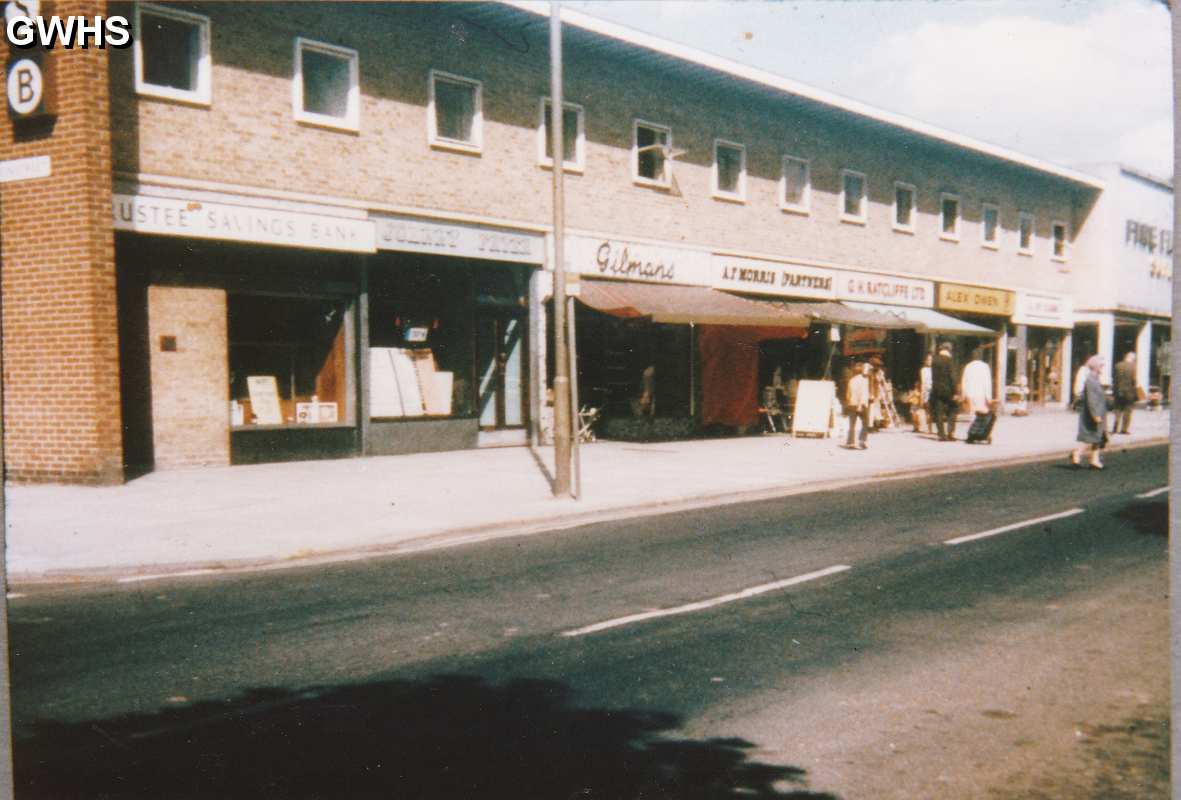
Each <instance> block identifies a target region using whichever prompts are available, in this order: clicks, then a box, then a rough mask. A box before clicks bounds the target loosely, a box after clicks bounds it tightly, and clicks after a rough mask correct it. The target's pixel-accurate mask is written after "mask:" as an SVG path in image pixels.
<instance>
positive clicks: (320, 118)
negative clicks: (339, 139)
mask: <svg viewBox="0 0 1181 800" xmlns="http://www.w3.org/2000/svg"><path fill="white" fill-rule="evenodd" d="M304 50H312V51H315V52H317V53H323V54H324V55H329V56H334V57H336V58H341V59H344V60H346V61H348V65H349V96H348V104H347V106H346V111H345V115H344V116H343V117H334V116H332V115H331V114H318V113H316V112H314V111H307V110H305V109H304V107H303V52H304ZM294 63H295V75H294V76H293V77H292V79H291V113H292V115H293V116H294V117H295V120H296V121H297V122H303V123H306V124H308V125H318V126H320V127H323V128H336V129H337V130H343V131H356V130H360V128H361V82H360V67H359V56H358V55H357V51H356V50H353V49H352V48H349V47H340V46H339V45H335V44H328V43H327V42H318V41H315V40H314V39H305V38H304V37H302V36H296V37H295V62H294Z"/></svg>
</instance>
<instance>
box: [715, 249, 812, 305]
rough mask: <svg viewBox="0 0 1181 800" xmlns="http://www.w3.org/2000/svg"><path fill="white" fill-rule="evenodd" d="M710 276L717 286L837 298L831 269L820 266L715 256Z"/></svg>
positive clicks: (760, 292) (737, 289)
mask: <svg viewBox="0 0 1181 800" xmlns="http://www.w3.org/2000/svg"><path fill="white" fill-rule="evenodd" d="M710 275H711V277H712V278H713V287H714V288H715V289H729V290H731V291H737V292H748V293H750V294H771V295H776V296H781V297H804V298H809V299H815V300H832V299H833V298H834V297H836V293H835V290H834V288H833V283H834V275H833V272H832V270H827V269H820V268H819V267H806V266H802V265H797V264H782V263H779V262H775V261H762V260H758V259H753V258H739V257H738V256H720V255H715V256H713V257H712V259H711V260H710Z"/></svg>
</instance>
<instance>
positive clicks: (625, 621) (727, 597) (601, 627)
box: [562, 564, 852, 636]
mask: <svg viewBox="0 0 1181 800" xmlns="http://www.w3.org/2000/svg"><path fill="white" fill-rule="evenodd" d="M847 569H852V567H849V566H848V565H845V564H837V565H836V566H833V567H827V568H825V569H821V570H817V571H816V572H809V573H807V574H806V575H797V576H796V577H794V578H786V579H784V580H781V581H775V582H774V583H764V584H762V585H761V586H752V587H750V588H749V589H743V590H742V591H741V592H734V593H733V594H724V595H722V596H721V597H713V598H710V599H709V600H699V601H698V602H696V603H689V604H688V605H683V606H676V607H675V608H659V609H656V610H655V611H645V612H643V613H641V614H631V615H629V616H626V617H619V618H617V619H610V620H607V621H606V622H597V623H595V624H594V625H587V626H586V627H585V628H575V629H574V630H572V631H565V632H563V633H562V635H563V636H584V635H585V634H588V633H597V632H598V631H605V630H607V629H608V628H618V627H620V626H622V625H630V624H631V623H633V622H643V621H645V620H649V619H657V618H658V617H671V616H673V615H674V614H688V613H690V612H691V611H702V610H704V609H707V608H713V607H714V606H720V605H723V604H725V603H733V602H734V601H736V600H746V599H747V598H750V597H756V596H758V595H760V594H765V593H767V592H773V591H775V590H776V589H783V588H785V587H787V586H795V585H796V584H798V583H805V582H806V581H814V580H816V579H817V578H823V577H825V576H828V575H835V574H837V573H838V572H844V571H845V570H847Z"/></svg>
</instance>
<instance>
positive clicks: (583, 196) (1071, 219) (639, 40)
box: [0, 1, 1103, 483]
mask: <svg viewBox="0 0 1181 800" xmlns="http://www.w3.org/2000/svg"><path fill="white" fill-rule="evenodd" d="M54 13H57V14H70V13H87V14H95V13H111V14H123V15H126V16H127V17H128V18H129V19H131V21H132V26H131V27H132V32H133V36H134V38H135V44H134V46H132V47H130V48H126V49H107V50H99V49H89V50H80V49H73V50H62V49H60V48H59V49H56V50H54V51H52V52H51V53H49V54H47V58H48V59H49V60H50V61H51V62H52V66H53V72H54V75H55V83H56V108H55V109H54V114H53V115H52V116H50V117H48V118H46V117H35V118H32V119H21V118H19V116H18V117H15V118H14V117H13V116H12V115H11V114H10V115H9V117H8V118H6V119H5V120H4V122H3V123H0V125H2V126H3V127H2V128H0V159H2V160H3V161H4V162H5V163H13V164H17V163H19V164H27V163H30V162H29V161H28V160H29V159H34V160H36V159H44V158H46V157H47V158H48V165H47V171H48V175H46V176H44V177H30V178H27V179H24V180H20V181H15V180H13V181H11V182H9V183H5V184H3V189H4V194H3V207H2V225H3V227H2V231H0V232H2V237H3V238H2V243H0V248H2V250H0V252H2V256H3V295H4V296H3V312H4V390H5V392H4V420H5V459H6V468H7V474H8V477H9V478H10V479H13V480H22V481H36V480H65V481H77V482H99V483H102V482H117V481H120V480H123V479H124V478H125V477H127V476H129V475H133V474H136V473H138V472H140V471H143V470H145V469H151V468H157V469H160V468H168V467H174V466H189V465H202V464H209V465H215V464H228V463H250V462H255V461H263V460H274V459H287V458H302V457H330V456H350V455H358V454H384V453H399V452H411V451H420V450H431V449H435V450H438V449H459V448H467V447H477V446H484V445H495V444H512V443H524V442H525V441H527V439H528V438H529V437H530V436H536V435H537V430H536V428H537V423H538V422H539V420H540V417H541V416H542V413H541V412H542V409H543V407H544V388H545V385H546V375H547V367H546V363H547V357H546V347H545V334H546V319H547V314H546V296H547V293H548V291H549V289H548V287H549V285H550V281H549V277H550V276H549V275H548V274H547V272H548V271H550V270H552V267H553V265H552V263H551V262H552V258H550V257H548V256H547V252H548V250H547V243H548V241H549V239H548V231H549V227H550V225H549V223H550V219H551V209H550V202H551V199H550V198H551V196H550V181H551V169H552V166H553V165H552V162H553V158H552V153H553V150H554V148H553V147H552V146H550V142H549V139H548V137H547V135H546V131H547V126H546V123H545V121H544V120H545V114H546V109H547V100H546V98H547V96H548V94H549V63H548V58H549V56H548V26H547V22H546V19H545V18H544V17H543V16H541V15H539V14H537V13H534V12H533V11H531V10H529V9H528V8H525V7H523V6H517V5H512V4H509V5H493V4H472V5H467V4H438V5H433V4H382V3H376V4H364V3H358V4H339V5H338V4H328V5H325V4H310V3H309V4H299V3H295V4H272V3H250V4H244V3H171V4H166V5H156V4H146V3H145V4H137V5H131V4H123V3H111V4H110V6H109V8H105V9H104V6H103V4H101V3H96V2H80V1H79V2H59V3H56V4H55V6H54ZM564 56H565V76H566V79H565V90H564V91H565V101H566V103H567V104H568V105H567V106H566V113H565V115H564V120H565V122H564V125H565V127H566V129H567V136H566V140H565V141H564V142H563V143H562V146H561V151H562V161H563V164H564V168H565V170H566V174H567V178H566V196H567V200H566V210H567V224H568V226H569V236H568V239H569V241H568V251H567V262H568V268H569V269H571V270H573V271H575V272H579V273H582V274H583V276H584V278H585V280H583V281H581V283H582V284H583V285H584V289H585V290H587V291H586V301H587V302H586V305H587V307H588V308H593V307H595V303H594V299H595V296H596V295H595V293H596V291H598V292H599V295H600V296H599V305H598V310H597V311H590V310H587V311H585V313H584V312H583V311H582V310H580V319H584V321H585V322H586V324H587V326H588V330H589V331H590V332H591V333H592V334H594V336H595V337H597V338H592V339H588V340H587V342H586V344H587V345H588V346H587V347H586V348H584V350H585V353H587V354H590V355H585V354H584V358H583V364H582V366H581V367H580V372H585V373H586V375H587V378H588V381H589V382H590V383H594V382H595V381H596V380H597V381H598V382H599V383H600V384H602V383H607V382H609V381H608V378H610V376H604V375H603V373H605V372H610V370H608V369H606V367H605V366H604V364H603V359H606V358H610V357H611V348H610V343H609V342H607V339H609V338H610V336H612V335H614V333H613V331H614V332H615V333H617V332H618V326H615V327H613V325H614V323H611V322H610V320H607V319H605V317H604V315H603V314H601V313H600V312H602V311H604V310H606V311H608V312H612V311H615V312H618V311H620V309H618V308H614V309H613V308H609V307H608V308H604V304H606V305H607V306H610V304H611V302H618V303H622V304H623V305H625V306H628V308H629V309H631V310H632V311H636V310H637V308H633V306H636V304H639V305H643V303H645V302H648V303H657V304H659V303H661V302H665V303H666V304H667V301H668V300H669V298H672V297H673V295H672V294H670V293H665V294H655V295H654V294H653V292H658V291H659V290H660V289H661V288H668V290H669V292H671V291H673V290H674V289H675V290H676V291H677V292H678V295H677V296H678V297H684V298H686V299H685V300H684V303H685V305H684V308H685V309H689V308H693V309H697V310H699V313H698V311H694V314H698V316H694V314H690V313H688V312H685V313H682V314H680V315H677V314H668V315H666V317H665V319H666V321H665V322H664V323H663V324H654V326H653V327H649V328H642V326H641V327H640V328H639V329H635V328H636V326H635V325H632V326H631V328H633V330H630V333H629V335H631V336H633V337H635V336H639V337H641V338H642V339H643V340H644V341H645V342H646V344H645V346H646V347H647V348H648V349H649V350H652V351H654V352H655V353H657V354H659V353H664V354H665V356H664V359H665V361H664V362H662V364H661V365H660V366H659V367H658V369H657V370H656V378H655V379H654V380H655V383H656V384H658V386H657V387H656V388H657V389H658V393H659V394H660V395H661V396H663V397H673V398H674V399H673V401H672V402H671V404H670V403H662V407H663V408H675V409H677V413H680V414H682V415H688V416H689V417H693V418H698V419H699V418H700V415H701V413H702V412H701V409H700V407H698V403H699V401H701V400H703V398H702V392H703V391H706V392H708V387H706V388H705V389H703V387H702V385H701V381H703V380H705V377H704V376H703V375H701V374H699V373H698V369H699V367H700V364H699V363H698V361H697V359H698V357H699V351H700V348H701V347H702V346H703V344H702V341H701V339H700V337H701V336H703V335H705V333H706V331H705V329H704V328H705V326H706V325H709V324H711V323H716V322H718V321H719V320H722V319H724V320H726V321H727V322H728V324H729V323H735V319H732V318H731V317H730V316H727V315H728V314H730V313H731V311H732V312H733V314H736V315H738V316H739V317H741V316H742V315H744V314H749V326H750V327H751V328H754V327H757V326H763V327H766V323H767V322H768V321H770V322H776V319H778V318H776V317H775V314H780V315H781V317H782V319H781V327H782V328H783V329H784V330H787V329H793V331H794V332H793V333H791V334H790V335H787V334H784V335H783V336H780V337H779V338H775V337H773V336H772V337H770V339H768V340H767V341H771V340H774V341H782V342H787V344H785V345H784V348H786V349H783V350H781V351H775V353H776V354H777V355H776V356H775V357H776V358H781V359H788V358H790V357H793V356H791V355H790V353H796V352H797V351H800V352H803V351H802V350H801V348H807V347H811V346H813V345H815V344H816V341H815V340H816V339H817V338H821V339H823V340H825V341H828V342H830V343H831V342H832V341H834V340H835V338H836V337H837V336H840V335H841V334H842V333H843V335H844V336H845V339H844V342H848V343H852V342H854V341H856V334H857V332H858V331H859V330H865V329H872V328H873V326H874V320H878V321H879V323H880V325H881V329H882V330H888V329H891V328H898V327H899V325H898V324H897V321H898V319H899V318H902V319H903V320H904V321H906V320H910V321H912V322H913V325H912V328H914V329H917V330H919V331H920V332H921V331H926V332H927V333H926V336H927V337H929V336H931V335H934V334H964V341H965V342H971V343H977V344H981V343H982V344H986V345H988V346H989V347H990V348H991V349H990V352H991V357H992V358H993V359H994V364H995V371H996V373H997V382H998V384H1000V385H1004V383H1006V382H1007V380H1006V378H1007V375H1008V376H1011V375H1012V374H1014V373H1017V374H1024V373H1025V372H1026V370H1027V361H1026V359H1024V358H1018V357H1016V356H1015V355H1013V354H1015V353H1019V352H1024V350H1023V348H1027V347H1029V346H1031V345H1030V343H1031V342H1033V345H1032V346H1036V347H1038V348H1042V350H1041V351H1039V352H1045V353H1046V355H1047V358H1049V359H1050V360H1051V361H1053V363H1054V364H1055V365H1057V366H1056V369H1057V370H1058V372H1059V373H1060V372H1061V371H1062V370H1063V369H1066V367H1065V366H1063V365H1062V360H1063V355H1062V354H1063V353H1064V352H1065V353H1069V352H1070V349H1071V348H1070V340H1069V336H1070V331H1071V327H1072V325H1073V321H1074V320H1073V315H1072V312H1071V306H1072V301H1071V292H1072V287H1073V283H1074V276H1075V274H1076V272H1077V270H1078V269H1079V268H1080V265H1083V264H1086V263H1088V259H1091V258H1093V257H1095V258H1097V257H1098V256H1097V255H1094V254H1092V252H1091V251H1090V249H1089V248H1088V246H1086V244H1085V240H1084V239H1082V238H1081V237H1080V232H1081V231H1083V230H1084V229H1085V228H1086V226H1087V225H1089V224H1090V219H1091V216H1092V212H1093V210H1094V208H1095V204H1096V202H1097V200H1098V198H1099V196H1100V193H1101V191H1102V188H1103V184H1102V182H1101V181H1100V180H1098V179H1096V178H1094V177H1092V176H1090V175H1088V174H1085V173H1082V172H1077V171H1074V170H1070V169H1066V168H1063V167H1058V166H1055V165H1052V164H1048V163H1045V162H1042V161H1039V160H1036V159H1032V158H1029V157H1026V156H1023V155H1020V154H1018V153H1014V152H1010V151H1007V150H1003V149H1001V148H997V147H993V146H990V145H986V144H983V143H979V142H975V141H972V140H970V139H967V138H965V137H962V136H959V135H956V134H953V133H949V132H946V131H942V130H938V129H935V128H932V127H930V126H927V125H924V124H922V123H919V122H916V121H913V120H909V119H905V118H902V117H899V116H897V115H893V114H888V113H885V112H881V111H878V110H876V109H872V108H868V107H865V106H862V105H860V104H858V103H854V102H851V101H847V100H844V99H843V98H838V97H835V96H831V95H828V94H826V93H824V92H820V91H817V90H814V89H812V88H810V87H806V86H802V85H799V84H796V83H794V82H792V81H789V80H786V79H783V78H780V77H777V76H773V75H769V74H767V73H763V72H760V71H757V70H753V69H750V68H747V67H743V66H740V65H736V64H733V63H730V62H726V61H724V60H721V59H717V58H715V57H712V56H708V55H705V54H702V53H698V52H695V51H692V50H689V49H687V48H683V47H681V46H679V45H674V44H671V43H668V42H664V41H661V40H658V39H654V38H652V37H648V36H645V35H643V34H638V33H636V32H634V31H630V30H627V29H624V28H620V27H617V26H613V25H610V24H608V23H604V22H601V21H598V20H594V19H592V18H589V17H585V16H582V15H578V14H574V13H570V14H569V17H568V19H567V25H566V26H565V31H564ZM7 59H8V62H7V63H9V64H11V62H12V59H13V55H12V54H11V53H10V54H8V55H7ZM36 163H38V164H43V163H44V162H43V161H36ZM607 281H610V282H611V283H610V287H611V291H613V292H614V293H615V294H614V295H612V297H614V298H616V300H613V301H605V300H603V299H602V294H603V293H602V291H601V290H602V288H603V286H604V285H605V284H606V282H607ZM658 284H668V287H660V286H658ZM637 287H638V288H637ZM718 290H728V291H731V292H738V293H740V294H742V295H744V296H745V297H746V298H748V299H749V298H763V299H774V300H776V301H779V302H778V304H776V305H774V306H768V307H771V308H774V309H776V310H775V311H774V312H768V311H766V310H765V309H764V310H761V311H760V310H751V307H749V306H744V307H743V308H745V309H746V310H743V311H738V310H735V309H737V308H738V306H735V305H727V306H726V307H725V308H726V311H725V313H723V312H722V311H719V310H718V308H719V307H715V306H716V305H717V303H729V302H730V301H728V300H717V298H718V296H719V295H721V294H722V293H721V292H719V291H718ZM725 296H726V297H731V299H733V298H732V296H731V295H725ZM618 298H622V300H619V299H618ZM804 303H807V304H810V305H807V306H805V305H801V304H804ZM711 304H714V305H713V306H711ZM764 306H766V304H764ZM711 309H712V310H711ZM638 310H639V311H640V312H642V311H644V309H643V308H639V309H638ZM768 314H770V315H771V316H770V317H768V316H767V315H768ZM858 315H860V316H858ZM605 316H606V317H610V316H612V314H611V313H607V314H606V315H605ZM647 316H648V317H649V318H650V319H651V320H656V322H657V323H660V320H659V319H658V318H657V316H653V315H651V314H648V315H647ZM888 320H892V321H893V323H890V322H888ZM739 322H741V320H739ZM777 324H780V323H777ZM908 324H909V323H908ZM624 327H627V326H624ZM834 328H835V329H836V332H835V333H834V332H833V329H834ZM637 331H638V332H637ZM583 335H584V334H582V333H580V346H581V343H582V342H581V337H582V336H583ZM588 335H589V334H588ZM916 336H917V337H918V338H915V337H916ZM871 338H872V337H871ZM886 338H887V339H889V342H888V344H889V345H890V346H889V347H887V350H888V353H889V355H890V357H891V358H892V359H893V360H894V361H895V362H897V369H898V370H899V371H900V375H901V376H902V377H900V380H901V381H902V382H903V385H905V382H906V380H909V379H910V378H909V377H908V376H912V375H913V372H914V370H915V369H916V365H915V363H913V362H915V361H916V359H917V357H918V356H919V355H920V354H921V349H922V348H923V347H925V346H926V345H927V343H928V342H927V340H926V339H924V338H923V337H922V336H921V335H918V334H916V335H914V336H912V338H911V339H909V340H907V339H905V338H898V336H896V335H895V334H887V335H886ZM895 339H897V341H895ZM759 341H760V342H762V341H764V340H759ZM883 341H885V340H884V339H883V338H882V336H879V337H878V342H879V343H881V342H883ZM793 342H794V344H793ZM895 345H896V347H895ZM843 346H844V347H845V348H846V349H848V345H843ZM596 347H597V348H598V349H596ZM883 347H886V345H883ZM792 348H795V349H792ZM898 348H901V349H900V350H898ZM632 349H633V350H634V349H635V348H634V347H633V348H632ZM789 351H790V352H789ZM768 352H770V351H768ZM670 353H671V354H673V356H671V357H670V356H668V354H670ZM797 355H798V353H797ZM654 357H655V356H654ZM760 357H761V356H760ZM800 358H802V359H803V360H804V361H807V362H808V363H809V364H811V363H812V362H813V361H815V358H814V353H812V354H809V353H804V354H803V355H802V356H800ZM904 362H905V363H904ZM643 366H644V365H643V363H641V362H637V363H634V364H629V369H631V370H632V372H631V374H629V375H625V376H623V377H622V378H620V379H619V380H621V381H623V384H627V383H628V382H631V383H633V384H634V383H639V382H641V381H642V380H644V378H643V377H642V375H643V369H642V368H643ZM751 369H752V370H764V371H765V365H762V364H761V363H760V364H754V365H753V366H752V367H751ZM596 370H598V373H597V374H596ZM907 370H909V371H910V372H909V373H907V372H906V371H907ZM763 378H764V376H762V375H761V374H760V375H755V374H754V373H752V377H751V381H752V382H756V383H757V382H762V380H763ZM752 385H753V384H752ZM599 388H602V389H604V391H610V390H611V389H610V387H609V386H608V387H603V386H600V387H599ZM621 391H625V390H621ZM1039 391H1040V397H1041V398H1042V399H1043V400H1045V401H1047V402H1065V400H1066V398H1065V396H1064V395H1063V393H1062V391H1061V387H1060V386H1055V387H1050V386H1046V387H1044V388H1041V389H1039ZM618 399H619V398H618V397H617V398H616V400H618ZM705 399H708V398H705Z"/></svg>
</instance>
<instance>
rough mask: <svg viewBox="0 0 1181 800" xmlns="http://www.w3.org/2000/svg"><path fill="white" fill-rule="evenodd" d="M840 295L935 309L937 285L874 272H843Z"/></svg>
mask: <svg viewBox="0 0 1181 800" xmlns="http://www.w3.org/2000/svg"><path fill="white" fill-rule="evenodd" d="M836 296H837V299H838V300H856V301H860V302H864V303H886V304H888V305H895V306H913V307H916V308H931V307H933V306H934V305H935V283H934V282H933V281H924V280H919V279H916V278H901V277H898V276H895V275H879V274H877V273H873V272H854V271H851V270H839V271H838V272H837V278H836Z"/></svg>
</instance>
